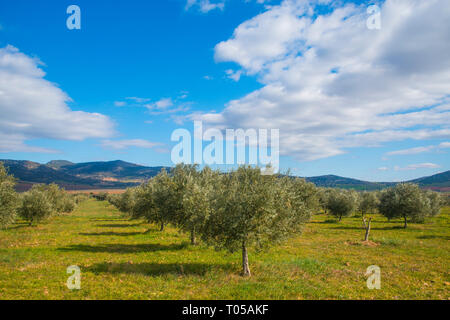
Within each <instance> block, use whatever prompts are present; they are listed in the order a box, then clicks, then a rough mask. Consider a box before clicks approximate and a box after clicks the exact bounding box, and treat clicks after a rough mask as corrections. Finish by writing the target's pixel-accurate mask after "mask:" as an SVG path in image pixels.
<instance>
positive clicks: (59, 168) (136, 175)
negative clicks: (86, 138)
mask: <svg viewBox="0 0 450 320" xmlns="http://www.w3.org/2000/svg"><path fill="white" fill-rule="evenodd" d="M0 162H3V164H4V165H5V167H6V168H7V170H8V172H9V173H10V174H12V175H14V177H15V178H16V179H17V180H18V183H17V189H18V190H19V191H23V190H27V189H29V188H30V187H31V186H32V185H33V184H36V183H56V184H58V185H60V186H61V187H64V188H65V189H67V190H88V189H124V188H127V187H131V186H135V185H137V184H139V183H142V182H143V181H145V180H147V179H149V178H151V177H153V176H155V175H156V174H158V172H159V171H161V169H162V168H163V167H144V166H139V165H136V164H132V163H128V162H124V161H110V162H89V163H77V164H76V163H72V162H69V161H65V160H53V161H50V162H48V163H47V164H40V163H37V162H32V161H26V160H0Z"/></svg>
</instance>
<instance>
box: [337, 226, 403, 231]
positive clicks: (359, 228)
mask: <svg viewBox="0 0 450 320" xmlns="http://www.w3.org/2000/svg"><path fill="white" fill-rule="evenodd" d="M332 229H336V230H365V229H364V227H362V226H361V227H346V226H339V227H334V228H332ZM398 229H402V230H405V228H403V226H393V227H371V228H370V230H398ZM406 230H408V229H406Z"/></svg>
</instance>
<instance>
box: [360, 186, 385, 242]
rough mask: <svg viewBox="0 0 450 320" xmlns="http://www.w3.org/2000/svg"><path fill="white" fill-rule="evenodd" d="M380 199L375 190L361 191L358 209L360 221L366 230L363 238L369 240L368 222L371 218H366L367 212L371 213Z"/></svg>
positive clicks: (374, 210) (376, 207)
mask: <svg viewBox="0 0 450 320" xmlns="http://www.w3.org/2000/svg"><path fill="white" fill-rule="evenodd" d="M379 203H380V200H379V199H378V195H377V193H376V192H374V191H373V192H367V191H366V192H363V193H361V194H360V197H359V206H358V210H359V211H360V212H361V215H362V221H363V225H364V229H365V230H366V234H365V237H364V240H365V241H367V240H369V233H370V224H371V222H372V218H371V217H370V218H369V220H366V215H367V214H373V213H375V212H376V211H377V209H378V205H379Z"/></svg>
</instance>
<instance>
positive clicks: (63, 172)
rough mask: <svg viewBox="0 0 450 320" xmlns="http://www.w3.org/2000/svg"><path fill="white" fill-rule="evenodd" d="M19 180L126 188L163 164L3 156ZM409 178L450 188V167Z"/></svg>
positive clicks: (364, 184)
mask: <svg viewBox="0 0 450 320" xmlns="http://www.w3.org/2000/svg"><path fill="white" fill-rule="evenodd" d="M0 161H1V162H4V164H5V167H6V168H7V169H8V170H9V172H10V173H11V174H13V175H14V176H15V177H16V178H17V180H18V182H19V183H18V189H19V190H26V189H28V188H29V187H30V186H31V185H32V184H34V183H52V182H54V183H57V184H59V185H60V186H63V187H64V188H66V189H67V190H81V189H85V190H87V189H123V188H126V187H130V186H135V185H137V184H139V183H142V182H144V181H146V180H148V179H150V178H152V177H154V176H155V175H157V174H158V172H160V171H161V170H162V169H163V168H165V169H166V170H168V171H170V168H169V167H162V166H156V167H146V166H141V165H137V164H134V163H130V162H125V161H122V160H116V161H97V162H86V163H72V162H70V161H66V160H53V161H50V162H48V163H47V164H40V163H37V162H32V161H25V160H0ZM305 179H306V180H307V181H309V182H312V183H314V184H315V185H317V186H319V187H330V188H345V189H355V190H380V189H383V188H386V187H389V186H393V185H395V183H393V182H368V181H362V180H357V179H352V178H345V177H340V176H336V175H324V176H317V177H306V178H305ZM408 182H413V183H418V184H419V185H420V186H421V187H423V188H430V189H433V190H438V191H449V190H450V171H446V172H442V173H438V174H435V175H432V176H429V177H422V178H419V179H414V180H411V181H408Z"/></svg>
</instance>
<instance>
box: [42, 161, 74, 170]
mask: <svg viewBox="0 0 450 320" xmlns="http://www.w3.org/2000/svg"><path fill="white" fill-rule="evenodd" d="M71 164H73V162H70V161H67V160H52V161H50V162H47V163H46V165H47V166H48V167H50V168H53V169H56V170H58V169H60V168H61V167H64V166H69V165H71Z"/></svg>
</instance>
